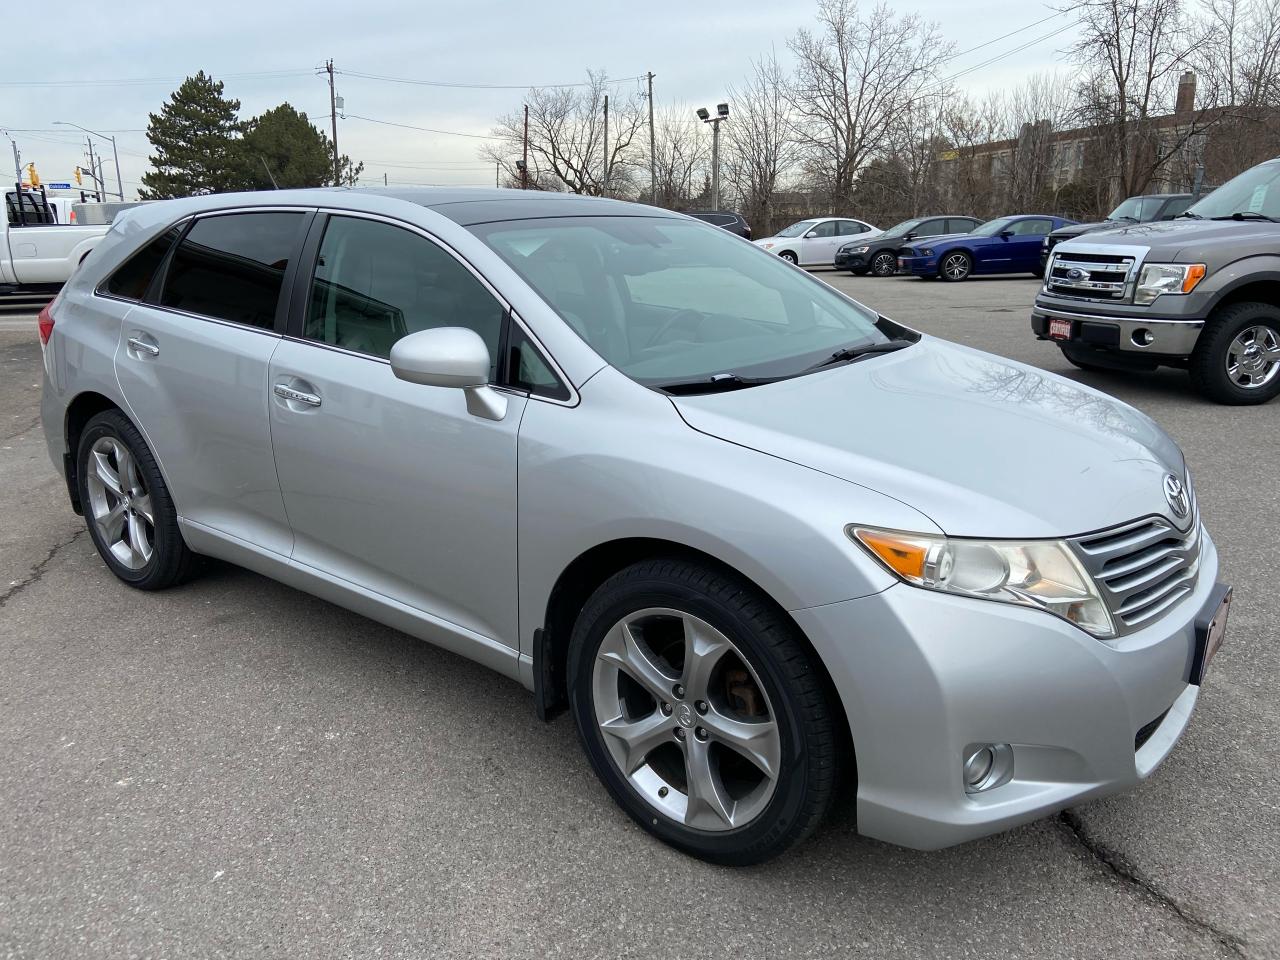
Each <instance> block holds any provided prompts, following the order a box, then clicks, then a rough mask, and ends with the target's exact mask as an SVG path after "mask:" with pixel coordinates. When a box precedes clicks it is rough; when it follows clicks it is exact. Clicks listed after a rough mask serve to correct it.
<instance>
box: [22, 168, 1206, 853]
mask: <svg viewBox="0 0 1280 960" xmlns="http://www.w3.org/2000/svg"><path fill="white" fill-rule="evenodd" d="M40 335H41V339H42V341H43V343H44V392H43V401H42V413H43V420H44V429H45V434H46V436H47V439H48V445H49V452H50V454H51V456H52V457H53V460H54V462H55V463H56V464H57V465H58V468H59V469H60V470H61V471H62V472H63V473H64V474H65V476H66V480H67V487H68V490H69V492H70V497H71V503H72V506H73V508H74V509H75V510H77V511H79V512H82V513H83V514H84V516H85V519H86V521H87V524H88V529H89V533H90V536H91V538H92V540H93V543H94V545H95V546H96V547H97V549H98V552H99V553H100V554H101V556H102V559H103V561H104V562H105V563H106V565H107V566H108V567H109V568H110V570H111V571H112V572H113V573H114V574H115V575H116V576H117V577H119V578H120V580H122V581H123V582H124V583H126V584H129V585H130V586H133V587H137V588H140V589H159V588H163V587H170V586H173V585H175V584H177V583H179V582H181V581H182V580H183V579H185V578H187V577H189V576H191V575H192V574H193V573H195V572H197V570H198V566H199V564H198V561H199V557H200V556H209V557H218V558H221V559H223V560H225V561H230V562H232V563H236V564H241V565H243V566H245V567H248V568H250V569H252V570H256V571H259V572H261V573H263V574H265V575H267V576H270V577H274V578H276V579H278V580H281V581H283V582H285V583H288V584H291V585H293V586H295V587H297V588H299V589H302V590H306V591H309V592H311V593H313V594H315V595H316V596H319V597H323V598H326V599H328V600H331V601H333V602H335V603H338V604H342V605H344V606H346V607H349V608H350V609H352V610H355V611H358V612H360V613H363V614H365V615H367V616H369V617H373V618H375V619H377V620H380V621H382V622H383V623H386V624H390V625H391V626H393V627H396V628H398V629H401V630H404V631H406V632H408V633H411V634H414V635H416V636H419V637H422V638H423V639H426V640H429V641H431V642H433V643H436V644H439V645H440V646H442V647H445V648H447V649H449V650H453V651H456V652H458V653H460V654H462V655H464V656H467V657H470V658H472V659H474V660H476V661H478V662H479V663H481V664H484V665H485V666H488V667H490V668H492V669H494V670H497V671H498V672H499V673H501V674H503V675H505V676H507V677H510V678H512V679H513V680H517V681H519V682H520V683H523V684H524V685H525V686H526V687H528V688H529V689H530V690H531V691H533V694H534V700H535V704H536V707H537V710H538V712H539V714H540V715H542V716H544V717H546V716H550V715H551V714H553V713H555V712H556V711H558V710H560V709H563V708H566V707H567V708H568V709H569V710H570V711H571V712H572V715H573V720H574V723H575V724H576V727H577V731H578V734H579V736H580V738H581V741H582V745H583V748H584V749H585V751H586V754H587V756H588V757H589V759H590V762H591V764H592V766H593V767H594V769H595V771H596V773H597V774H598V775H599V777H600V779H601V781H602V782H603V783H604V785H605V786H606V788H607V789H608V790H609V792H610V793H611V794H612V795H613V797H614V798H615V799H616V800H617V802H618V803H619V804H620V805H621V806H622V808H623V809H624V810H625V811H626V812H627V813H628V814H629V815H630V816H631V817H633V818H634V819H635V820H636V822H637V823H639V824H640V825H641V826H642V827H643V828H644V829H645V830H648V831H650V832H651V833H653V834H654V835H656V836H658V837H660V838H662V839H663V840H665V841H667V842H669V843H672V844H674V845H675V846H677V847H679V848H680V849H682V850H685V851H688V852H689V853H692V854H694V855H696V856H699V857H704V858H706V859H708V860H713V861H717V862H721V863H730V864H743V863H751V862H757V861H761V860H764V859H767V858H769V857H772V856H774V855H776V854H778V853H780V852H782V851H783V850H786V849H787V848H789V847H791V846H792V845H794V844H795V843H797V842H798V841H800V840H801V839H802V838H804V837H805V836H806V835H808V834H809V833H810V831H812V830H813V829H814V828H815V826H816V825H817V824H818V823H819V822H820V821H821V819H822V817H823V816H824V814H825V813H826V812H827V811H828V810H829V809H830V807H831V806H832V804H833V803H834V802H836V801H837V798H838V797H839V796H840V793H841V791H842V789H843V788H845V787H846V785H852V784H856V804H857V817H858V829H859V830H861V831H862V832H863V833H865V834H867V835H869V836H873V837H878V838H881V839H884V840H888V841H892V842H895V843H901V844H907V845H909V846H913V847H920V848H933V847H940V846H945V845H947V844H953V843H957V842H960V841H963V840H967V839H969V838H972V837H977V836H981V835H983V834H987V833H990V832H992V831H996V830H1001V829H1004V828H1006V827H1009V826H1012V825H1014V824H1018V823H1022V822H1025V821H1027V820H1031V819H1034V818H1036V817H1040V816H1043V815H1045V814H1047V813H1050V812H1053V811H1056V810H1059V809H1061V808H1062V807H1064V806H1066V805H1068V804H1071V803H1075V802H1078V801H1080V800H1082V799H1084V798H1087V797H1093V796H1097V795H1100V794H1105V793H1109V792H1112V791H1116V790H1120V789H1124V788H1126V787H1129V786H1132V785H1133V784H1135V783H1137V782H1138V781H1139V780H1141V779H1142V778H1144V777H1146V776H1147V775H1148V774H1149V773H1150V772H1151V771H1152V770H1153V769H1154V768H1155V767H1156V765H1157V764H1158V763H1160V761H1161V760H1163V759H1164V757H1165V756H1167V755H1168V753H1169V752H1170V751H1171V750H1172V749H1173V746H1174V743H1175V742H1176V741H1177V739H1178V737H1179V736H1180V735H1181V734H1182V731H1183V730H1184V728H1185V727H1186V725H1187V723H1188V721H1189V719H1190V716H1191V712H1192V708H1193V707H1194V706H1195V703H1196V700H1197V697H1198V696H1199V691H1200V683H1201V681H1202V678H1203V675H1204V670H1205V666H1206V665H1207V664H1208V663H1209V661H1210V658H1211V657H1212V655H1213V652H1214V650H1215V649H1216V648H1217V645H1218V643H1219V642H1220V641H1221V639H1222V635H1223V627H1224V625H1225V618H1226V610H1227V603H1228V600H1229V591H1228V590H1227V588H1226V587H1224V586H1222V585H1220V584H1219V583H1218V582H1217V573H1218V557H1217V552H1216V550H1215V548H1214V544H1213V542H1212V540H1211V539H1210V538H1209V535H1208V533H1207V532H1206V531H1205V529H1204V527H1203V526H1202V524H1201V522H1200V514H1199V510H1198V508H1197V505H1196V501H1195V495H1194V492H1193V488H1192V485H1191V478H1190V475H1189V473H1188V472H1187V467H1186V464H1185V462H1184V460H1183V456H1182V453H1181V451H1180V450H1179V449H1178V447H1177V446H1176V444H1175V443H1174V442H1173V441H1172V440H1171V439H1170V438H1169V437H1168V436H1167V435H1166V434H1165V433H1164V432H1163V431H1162V430H1161V429H1160V428H1159V427H1158V426H1156V424H1155V423H1153V422H1152V421H1151V420H1149V419H1148V418H1147V417H1145V416H1143V415H1142V414H1140V413H1138V412H1137V411H1135V410H1133V409H1132V408H1130V407H1127V406H1125V405H1124V404H1122V403H1120V402H1118V401H1116V400H1114V399H1112V398H1110V397H1107V396H1105V395H1103V394H1100V393H1097V392H1096V391H1093V390H1090V389H1088V388H1086V387H1082V386H1078V385H1076V384H1073V383H1070V382H1069V381H1066V380H1063V379H1060V378H1057V377H1054V376H1052V375H1049V374H1045V373H1042V372H1040V371H1038V370H1035V369H1032V368H1029V367H1026V366H1023V365H1020V364H1017V363H1012V362H1010V361H1007V360H1001V359H998V358H996V357H993V356H989V355H986V354H982V353H979V352H976V351H973V350H968V349H964V348H962V347H958V346H955V345H952V344H949V343H947V342H945V341H942V340H937V339H933V338H930V337H926V336H922V335H920V334H918V333H916V332H914V331H912V330H909V329H907V328H904V327H902V326H900V325H898V324H896V323H894V322H892V321H890V320H888V319H886V318H884V317H881V316H878V315H877V314H876V313H875V312H874V311H872V310H869V309H867V308H866V307H864V306H862V305H860V304H858V303H856V302H854V301H852V300H850V299H848V298H846V297H844V296H843V295H841V294H840V293H838V292H836V291H835V290H833V289H832V288H831V287H829V286H827V285H826V284H824V283H822V282H820V281H818V280H816V279H814V278H812V277H810V276H808V275H807V274H805V273H804V272H802V271H800V270H795V269H793V268H791V267H790V266H788V265H787V264H785V263H782V262H781V261H779V260H778V259H777V258H775V257H772V256H769V255H767V254H765V253H764V252H763V251H760V250H757V249H755V248H753V247H752V246H751V245H750V244H744V243H742V242H741V241H740V240H738V239H737V238H735V237H732V236H729V235H728V234H727V233H726V232H725V231H723V230H720V229H718V228H715V227H710V226H708V225H706V224H702V223H698V222H696V221H694V220H692V219H689V218H687V217H684V216H681V215H679V214H674V213H669V212H666V211H660V210H656V209H654V208H651V207H643V206H636V205H631V204H625V203H619V202H616V201H610V200H601V199H593V198H584V197H573V196H561V195H554V194H539V195H536V196H530V195H529V194H524V193H518V192H517V193H512V192H507V191H494V190H484V191H477V190H434V191H403V192H401V191H365V190H361V191H350V190H341V191H329V190H317V191H279V192H272V193H261V194H251V195H241V196H237V195H221V196H210V197H201V198H192V199H187V200H180V201H169V202H164V203H157V204H153V205H151V206H149V207H146V208H141V209H138V210H135V211H131V212H129V213H127V214H125V215H124V216H122V217H121V218H120V219H118V220H117V221H116V223H115V225H114V226H113V228H112V230H111V232H110V234H108V236H107V238H106V239H105V240H104V242H103V243H102V245H101V246H100V247H98V249H97V250H95V252H94V253H93V254H92V255H91V256H90V258H89V260H88V261H87V262H86V264H85V266H84V269H82V270H80V271H79V272H78V273H77V274H76V275H75V277H74V278H73V279H72V281H71V282H70V283H69V284H68V285H67V286H66V287H65V288H64V290H63V292H62V294H61V295H60V296H59V298H58V299H57V300H56V301H55V302H54V303H53V304H52V305H51V307H49V308H48V309H46V311H45V312H44V313H43V314H42V316H41V321H40ZM1064 478H1069V479H1064ZM517 748H518V747H517V746H516V745H513V746H512V749H517ZM545 786H546V789H547V790H549V791H563V790H564V789H565V785H564V784H563V783H558V782H557V783H550V782H549V783H547V784H546V785H545ZM515 828H516V829H518V828H519V827H518V824H517V825H515Z"/></svg>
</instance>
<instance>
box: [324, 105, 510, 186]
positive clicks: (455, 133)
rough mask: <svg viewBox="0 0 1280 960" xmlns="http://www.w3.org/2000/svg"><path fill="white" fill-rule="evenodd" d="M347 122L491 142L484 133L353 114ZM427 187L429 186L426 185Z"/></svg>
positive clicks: (348, 117)
mask: <svg viewBox="0 0 1280 960" xmlns="http://www.w3.org/2000/svg"><path fill="white" fill-rule="evenodd" d="M345 119H347V120H363V121H365V122H366V123H378V124H382V125H383V126H384V127H399V128H401V129H402V130H421V131H422V132H423V133H440V134H444V135H445V136H450V137H471V138H472V139H473V140H492V139H494V138H493V137H491V136H489V135H488V134H486V133H463V132H461V131H460V130H437V129H435V128H434V127H415V126H414V125H413V124H411V123H393V122H392V121H390V120H375V119H374V118H373V117H361V116H358V115H357V114H354V113H348V114H345ZM428 186H429V184H428Z"/></svg>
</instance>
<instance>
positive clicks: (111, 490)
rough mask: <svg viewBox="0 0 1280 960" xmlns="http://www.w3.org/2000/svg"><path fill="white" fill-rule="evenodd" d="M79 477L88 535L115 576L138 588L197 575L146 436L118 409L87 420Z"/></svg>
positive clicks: (156, 586)
mask: <svg viewBox="0 0 1280 960" xmlns="http://www.w3.org/2000/svg"><path fill="white" fill-rule="evenodd" d="M76 482H77V483H78V484H79V487H80V502H81V503H82V504H83V505H84V518H85V521H86V523H87V524H88V526H89V536H90V537H91V538H92V540H93V545H94V546H95V547H97V549H98V553H99V555H101V557H102V559H103V561H104V562H105V563H106V565H107V566H108V567H109V568H110V569H111V572H112V573H114V574H115V575H116V576H117V577H119V578H120V579H121V580H123V581H124V582H125V583H127V584H129V586H131V587H137V588H138V589H140V590H161V589H163V588H165V587H170V586H173V585H174V584H177V583H180V582H182V581H183V580H185V579H187V578H188V577H189V576H190V575H191V572H192V571H193V569H194V567H195V562H196V558H195V555H194V554H193V553H192V552H191V551H190V550H189V549H188V548H187V545H186V543H185V542H184V541H183V539H182V533H181V532H180V531H179V529H178V514H177V511H176V510H175V509H174V506H173V499H172V498H171V497H170V496H169V488H168V487H167V486H165V482H164V478H163V477H162V476H161V475H160V469H159V467H157V466H156V461H155V457H153V456H152V455H151V450H150V449H149V448H148V447H147V444H146V441H144V440H143V439H142V434H141V433H139V432H138V429H137V427H135V426H134V425H133V424H132V423H130V422H129V419H128V418H127V417H125V415H124V414H122V413H120V411H118V410H106V411H103V412H102V413H99V414H98V415H97V416H95V417H93V418H92V419H91V420H90V421H89V422H88V423H87V424H85V428H84V431H83V432H82V433H81V434H80V443H79V448H78V450H77V454H76Z"/></svg>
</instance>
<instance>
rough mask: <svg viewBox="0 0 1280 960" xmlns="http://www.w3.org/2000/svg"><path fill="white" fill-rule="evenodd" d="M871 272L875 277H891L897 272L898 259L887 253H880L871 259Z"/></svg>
mask: <svg viewBox="0 0 1280 960" xmlns="http://www.w3.org/2000/svg"><path fill="white" fill-rule="evenodd" d="M871 272H872V273H874V274H875V275H876V276H877V277H892V276H893V275H894V274H895V273H897V272H898V258H897V257H896V256H895V255H894V254H892V253H890V252H889V251H887V250H885V251H881V252H880V253H877V254H876V255H875V256H874V257H872V258H871Z"/></svg>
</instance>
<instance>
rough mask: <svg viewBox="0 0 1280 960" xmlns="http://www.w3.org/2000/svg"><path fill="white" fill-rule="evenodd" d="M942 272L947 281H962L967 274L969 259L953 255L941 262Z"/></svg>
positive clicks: (960, 255)
mask: <svg viewBox="0 0 1280 960" xmlns="http://www.w3.org/2000/svg"><path fill="white" fill-rule="evenodd" d="M942 272H943V273H944V274H945V275H946V277H947V279H948V280H963V279H964V278H965V277H966V276H968V274H969V258H968V257H967V256H965V255H964V254H963V253H953V254H951V255H950V256H949V257H947V258H946V259H945V260H943V261H942Z"/></svg>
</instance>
